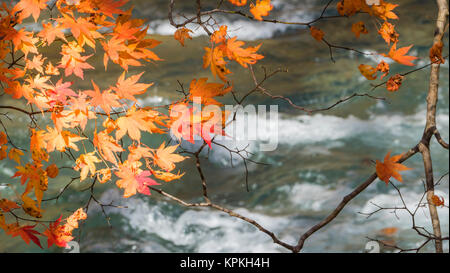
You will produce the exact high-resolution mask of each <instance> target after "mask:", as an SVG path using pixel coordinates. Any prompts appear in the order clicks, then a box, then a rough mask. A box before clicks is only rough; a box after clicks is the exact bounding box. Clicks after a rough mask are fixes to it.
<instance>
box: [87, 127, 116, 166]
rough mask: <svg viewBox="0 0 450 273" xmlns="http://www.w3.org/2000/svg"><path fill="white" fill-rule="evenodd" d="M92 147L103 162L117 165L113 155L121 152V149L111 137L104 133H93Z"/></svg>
mask: <svg viewBox="0 0 450 273" xmlns="http://www.w3.org/2000/svg"><path fill="white" fill-rule="evenodd" d="M94 145H95V147H97V149H98V150H99V152H100V155H101V156H102V157H103V158H104V159H105V160H107V161H109V162H111V163H113V164H115V165H117V158H116V154H115V153H119V152H122V151H123V149H122V146H120V145H119V144H118V143H117V142H116V140H115V139H114V138H113V137H112V136H110V135H108V133H107V132H106V131H101V132H99V133H98V134H97V133H94Z"/></svg>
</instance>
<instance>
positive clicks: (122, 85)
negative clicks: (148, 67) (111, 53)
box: [112, 72, 153, 101]
mask: <svg viewBox="0 0 450 273" xmlns="http://www.w3.org/2000/svg"><path fill="white" fill-rule="evenodd" d="M142 74H144V72H142V73H140V74H137V75H134V76H131V77H129V78H128V79H125V72H123V73H122V75H120V77H119V79H118V80H117V84H116V87H113V88H112V90H114V91H115V92H116V94H117V95H118V96H119V98H120V99H128V100H132V101H136V98H135V97H134V96H135V95H140V94H144V93H145V92H146V91H147V88H149V87H150V86H152V85H153V83H150V84H144V83H137V82H138V81H139V79H140V78H141V76H142Z"/></svg>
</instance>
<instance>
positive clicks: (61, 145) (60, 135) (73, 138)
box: [43, 126, 86, 152]
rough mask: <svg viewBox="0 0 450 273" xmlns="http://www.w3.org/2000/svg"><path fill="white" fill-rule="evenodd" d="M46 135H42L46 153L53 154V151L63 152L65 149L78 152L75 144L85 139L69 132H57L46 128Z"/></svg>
mask: <svg viewBox="0 0 450 273" xmlns="http://www.w3.org/2000/svg"><path fill="white" fill-rule="evenodd" d="M47 131H48V133H45V134H44V135H43V140H44V141H45V142H46V143H47V151H48V152H53V151H54V150H55V149H56V150H58V151H60V152H64V151H65V150H66V148H70V149H74V150H75V151H78V147H77V145H75V142H78V141H80V140H83V139H86V138H85V137H80V136H78V135H76V134H74V133H71V132H69V131H61V132H60V131H58V130H57V129H53V128H51V127H49V126H47Z"/></svg>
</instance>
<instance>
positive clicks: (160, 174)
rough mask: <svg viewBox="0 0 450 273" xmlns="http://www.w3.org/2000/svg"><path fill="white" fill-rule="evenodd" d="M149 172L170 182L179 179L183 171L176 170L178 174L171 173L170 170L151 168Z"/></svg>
mask: <svg viewBox="0 0 450 273" xmlns="http://www.w3.org/2000/svg"><path fill="white" fill-rule="evenodd" d="M151 172H152V173H153V175H154V176H155V177H156V178H157V179H159V180H163V181H165V182H171V181H173V180H176V179H180V178H181V177H183V176H184V173H181V174H180V172H178V174H173V173H170V172H163V171H155V170H152V171H151Z"/></svg>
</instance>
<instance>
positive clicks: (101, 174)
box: [97, 168, 111, 184]
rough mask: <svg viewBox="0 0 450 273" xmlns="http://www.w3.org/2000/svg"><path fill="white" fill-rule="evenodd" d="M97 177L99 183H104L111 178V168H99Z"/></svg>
mask: <svg viewBox="0 0 450 273" xmlns="http://www.w3.org/2000/svg"><path fill="white" fill-rule="evenodd" d="M97 179H98V182H100V183H102V184H103V183H106V182H108V181H109V180H111V169H109V168H107V169H101V170H99V171H98V172H97Z"/></svg>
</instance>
